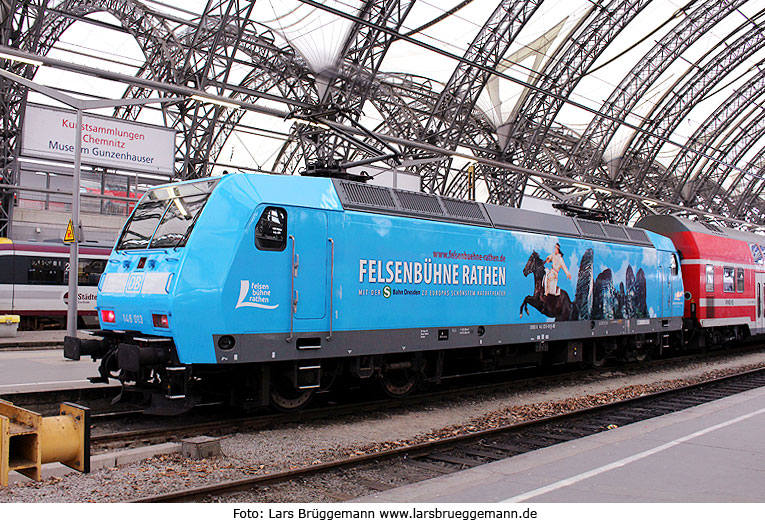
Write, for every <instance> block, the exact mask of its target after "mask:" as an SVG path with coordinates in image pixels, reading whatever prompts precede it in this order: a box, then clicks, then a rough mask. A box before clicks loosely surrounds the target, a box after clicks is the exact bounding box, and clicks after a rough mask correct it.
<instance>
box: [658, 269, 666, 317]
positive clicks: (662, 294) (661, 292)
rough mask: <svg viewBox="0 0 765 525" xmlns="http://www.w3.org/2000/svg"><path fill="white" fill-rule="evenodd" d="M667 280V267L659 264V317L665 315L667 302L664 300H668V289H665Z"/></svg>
mask: <svg viewBox="0 0 765 525" xmlns="http://www.w3.org/2000/svg"><path fill="white" fill-rule="evenodd" d="M666 282H667V272H666V267H665V266H664V265H659V317H664V315H665V313H664V312H665V308H666V306H665V304H664V301H665V300H666V295H667V291H666V290H665V288H666V286H665V283H666Z"/></svg>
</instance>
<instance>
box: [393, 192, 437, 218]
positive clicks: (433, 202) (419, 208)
mask: <svg viewBox="0 0 765 525" xmlns="http://www.w3.org/2000/svg"><path fill="white" fill-rule="evenodd" d="M394 191H395V192H396V197H398V202H399V203H400V204H401V207H402V208H404V209H405V210H409V211H415V212H420V213H425V214H427V215H443V214H444V211H443V210H442V209H441V205H440V204H439V203H438V197H436V196H435V195H428V194H427V193H415V192H410V191H403V190H394Z"/></svg>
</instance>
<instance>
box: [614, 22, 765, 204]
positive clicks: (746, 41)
mask: <svg viewBox="0 0 765 525" xmlns="http://www.w3.org/2000/svg"><path fill="white" fill-rule="evenodd" d="M746 25H747V26H750V25H751V24H749V23H747V24H746ZM742 29H745V27H743V26H742V27H739V28H737V29H736V30H735V31H733V32H732V33H731V35H730V36H733V35H735V34H736V33H739V32H740V31H741V30H742ZM726 40H727V39H723V40H721V42H720V44H719V45H718V46H716V47H718V48H719V47H723V49H722V50H721V51H720V52H719V53H717V55H715V56H714V57H712V58H711V59H710V60H709V61H708V62H707V63H706V64H705V65H704V66H703V67H701V68H700V69H698V70H692V71H693V74H692V75H690V78H687V77H686V78H684V79H680V80H678V82H677V83H676V86H675V88H673V89H671V90H668V91H667V92H666V93H665V94H664V96H663V97H662V99H661V100H660V101H659V103H657V105H656V107H655V109H654V110H653V112H651V113H650V114H649V115H648V116H647V117H646V119H645V124H644V126H643V129H644V130H645V133H642V134H637V135H636V136H634V137H633V139H632V140H631V142H630V143H629V144H628V146H627V147H626V148H625V150H626V151H625V153H624V154H623V160H622V162H621V164H620V165H619V168H618V172H617V173H615V174H614V175H613V179H614V184H615V185H617V186H619V187H627V188H629V191H631V192H633V193H635V192H638V191H642V192H644V193H645V194H646V195H649V196H651V195H652V196H655V197H657V198H660V199H662V200H666V197H667V196H668V195H672V194H673V193H675V188H676V187H677V181H678V177H676V176H675V174H674V173H673V172H672V171H671V170H667V177H668V178H665V179H664V180H663V183H662V184H661V185H659V186H657V187H656V188H650V189H648V188H643V183H644V182H645V180H646V176H647V174H648V172H649V170H650V169H651V167H652V166H653V163H654V161H655V159H656V157H657V156H658V154H659V152H660V150H661V148H662V147H663V145H664V140H662V139H661V138H660V137H669V136H671V135H672V133H673V131H674V130H675V129H677V127H678V126H679V125H680V124H681V123H682V121H683V119H684V118H685V117H686V116H687V115H688V114H689V113H690V112H691V111H692V110H693V108H694V106H695V105H696V104H698V103H699V102H701V101H702V100H703V99H704V97H705V96H706V95H707V94H709V92H710V91H711V90H712V89H713V88H714V87H715V86H716V85H718V84H719V83H720V82H722V81H723V79H724V78H725V77H726V76H727V75H729V74H730V73H731V72H732V71H734V70H735V69H736V68H737V67H739V66H740V65H741V64H742V63H744V61H745V60H747V59H748V58H750V57H751V56H752V55H753V54H755V53H756V52H757V51H759V50H761V49H762V46H763V44H765V34H763V32H762V30H761V29H759V28H757V27H755V28H752V29H750V30H749V31H748V32H747V33H745V34H743V35H742V36H740V37H739V38H738V39H737V40H736V41H735V42H734V43H732V44H730V45H726V44H725V41H726ZM683 80H685V81H684V82H682V81H683ZM678 85H679V87H678ZM601 145H602V143H601ZM678 175H679V174H678ZM641 188H642V189H641ZM657 192H659V193H661V194H662V195H659V194H658V193H657Z"/></svg>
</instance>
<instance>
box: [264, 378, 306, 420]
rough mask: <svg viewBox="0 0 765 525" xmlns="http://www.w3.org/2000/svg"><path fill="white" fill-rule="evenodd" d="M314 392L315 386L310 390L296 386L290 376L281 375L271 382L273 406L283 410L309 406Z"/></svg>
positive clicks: (270, 396) (287, 410) (271, 402)
mask: <svg viewBox="0 0 765 525" xmlns="http://www.w3.org/2000/svg"><path fill="white" fill-rule="evenodd" d="M314 392H315V389H313V388H312V389H310V390H300V389H298V388H295V387H294V386H292V382H291V381H290V380H289V379H288V378H286V377H281V378H279V379H277V380H276V381H274V382H273V383H271V394H270V395H269V401H270V404H271V407H272V408H275V409H276V410H279V411H281V412H291V411H293V410H300V409H301V408H304V407H306V406H308V404H309V403H310V402H311V401H312V400H313V394H314Z"/></svg>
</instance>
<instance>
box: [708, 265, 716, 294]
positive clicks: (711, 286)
mask: <svg viewBox="0 0 765 525" xmlns="http://www.w3.org/2000/svg"><path fill="white" fill-rule="evenodd" d="M714 291H715V267H714V266H712V265H711V264H707V292H714Z"/></svg>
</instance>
